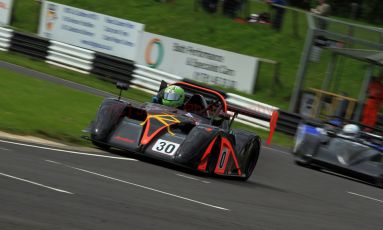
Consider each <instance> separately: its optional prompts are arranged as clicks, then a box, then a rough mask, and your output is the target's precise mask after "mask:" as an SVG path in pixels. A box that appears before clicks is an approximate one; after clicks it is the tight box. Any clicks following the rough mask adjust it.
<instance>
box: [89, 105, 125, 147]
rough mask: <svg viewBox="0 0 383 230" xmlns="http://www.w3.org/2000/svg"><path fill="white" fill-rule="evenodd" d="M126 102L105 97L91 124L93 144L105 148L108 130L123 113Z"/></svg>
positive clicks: (109, 130) (111, 128)
mask: <svg viewBox="0 0 383 230" xmlns="http://www.w3.org/2000/svg"><path fill="white" fill-rule="evenodd" d="M125 108H126V104H125V103H124V102H122V101H118V100H115V99H106V100H105V101H104V102H103V103H102V105H101V106H100V108H99V110H98V112H97V116H96V119H95V121H94V122H93V123H92V126H91V139H92V140H93V141H92V142H93V144H94V145H96V146H97V147H100V148H103V149H104V148H105V147H104V146H106V144H104V143H106V142H107V139H108V137H109V134H110V132H111V131H112V130H113V128H114V127H115V125H116V124H117V123H118V122H119V121H120V119H121V118H122V117H123V115H124V110H125Z"/></svg>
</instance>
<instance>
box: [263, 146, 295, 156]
mask: <svg viewBox="0 0 383 230" xmlns="http://www.w3.org/2000/svg"><path fill="white" fill-rule="evenodd" d="M262 148H264V149H268V150H272V151H275V152H279V153H283V154H285V155H291V153H289V152H285V151H282V150H278V149H274V148H270V147H267V146H262Z"/></svg>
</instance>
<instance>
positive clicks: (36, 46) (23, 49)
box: [9, 31, 50, 60]
mask: <svg viewBox="0 0 383 230" xmlns="http://www.w3.org/2000/svg"><path fill="white" fill-rule="evenodd" d="M49 45H50V41H49V40H47V39H44V38H40V37H38V36H34V35H30V34H25V33H21V32H16V31H14V32H13V37H12V39H11V46H10V47H9V50H10V51H14V52H19V53H23V54H27V55H29V56H32V57H35V58H40V59H43V60H45V59H46V57H47V55H48V47H49Z"/></svg>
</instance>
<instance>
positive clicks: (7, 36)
mask: <svg viewBox="0 0 383 230" xmlns="http://www.w3.org/2000/svg"><path fill="white" fill-rule="evenodd" d="M12 36H13V30H11V29H7V28H2V27H0V50H2V51H8V48H9V46H10V42H11V38H12Z"/></svg>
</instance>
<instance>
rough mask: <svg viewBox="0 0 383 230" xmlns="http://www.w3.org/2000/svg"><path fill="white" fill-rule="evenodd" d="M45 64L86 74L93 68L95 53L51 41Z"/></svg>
mask: <svg viewBox="0 0 383 230" xmlns="http://www.w3.org/2000/svg"><path fill="white" fill-rule="evenodd" d="M48 53H49V55H48V56H47V60H46V62H47V63H49V64H53V65H58V66H61V67H64V68H69V69H72V70H75V71H78V72H81V73H85V74H88V73H89V72H90V71H91V70H92V68H93V59H94V57H95V52H94V51H90V50H87V49H82V48H79V47H76V46H72V45H67V44H65V43H62V42H57V41H51V45H50V46H49V51H48Z"/></svg>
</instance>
